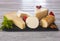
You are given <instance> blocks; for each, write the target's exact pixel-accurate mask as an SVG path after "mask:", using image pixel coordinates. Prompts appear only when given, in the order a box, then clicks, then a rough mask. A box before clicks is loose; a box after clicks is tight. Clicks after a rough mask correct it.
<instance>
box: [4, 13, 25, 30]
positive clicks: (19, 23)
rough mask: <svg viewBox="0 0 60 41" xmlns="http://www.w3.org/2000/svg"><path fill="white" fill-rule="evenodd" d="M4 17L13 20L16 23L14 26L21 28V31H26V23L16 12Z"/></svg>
mask: <svg viewBox="0 0 60 41" xmlns="http://www.w3.org/2000/svg"><path fill="white" fill-rule="evenodd" d="M4 16H6V17H7V18H8V19H9V20H12V21H13V22H14V24H15V25H16V26H17V27H19V28H20V29H24V28H25V22H24V21H23V20H22V18H20V17H19V18H18V17H17V16H16V12H11V13H7V14H5V15H4Z"/></svg>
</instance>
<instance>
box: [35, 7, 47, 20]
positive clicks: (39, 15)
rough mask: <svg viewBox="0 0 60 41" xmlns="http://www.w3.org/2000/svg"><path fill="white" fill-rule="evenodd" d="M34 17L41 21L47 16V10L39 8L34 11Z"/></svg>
mask: <svg viewBox="0 0 60 41" xmlns="http://www.w3.org/2000/svg"><path fill="white" fill-rule="evenodd" d="M35 14H36V15H35V16H36V17H37V18H38V19H39V20H41V19H42V18H43V17H45V16H47V15H48V9H46V8H40V9H36V10H35Z"/></svg>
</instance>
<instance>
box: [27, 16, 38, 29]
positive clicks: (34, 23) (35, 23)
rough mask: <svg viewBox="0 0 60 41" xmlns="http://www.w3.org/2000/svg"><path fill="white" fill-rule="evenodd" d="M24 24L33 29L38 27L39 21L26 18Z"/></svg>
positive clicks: (33, 18)
mask: <svg viewBox="0 0 60 41" xmlns="http://www.w3.org/2000/svg"><path fill="white" fill-rule="evenodd" d="M26 24H27V26H28V27H29V28H31V29H35V28H37V27H38V25H39V20H38V19H37V18H36V17H28V18H27V19H26Z"/></svg>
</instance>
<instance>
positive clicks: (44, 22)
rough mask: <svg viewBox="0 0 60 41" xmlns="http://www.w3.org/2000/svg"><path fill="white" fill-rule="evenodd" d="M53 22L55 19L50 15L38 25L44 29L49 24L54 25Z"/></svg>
mask: <svg viewBox="0 0 60 41" xmlns="http://www.w3.org/2000/svg"><path fill="white" fill-rule="evenodd" d="M54 21H55V17H54V16H52V15H48V16H46V17H45V18H42V19H41V20H40V25H41V26H42V27H44V28H47V27H48V26H49V25H50V24H52V23H54Z"/></svg>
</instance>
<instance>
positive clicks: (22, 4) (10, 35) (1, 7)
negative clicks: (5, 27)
mask: <svg viewBox="0 0 60 41" xmlns="http://www.w3.org/2000/svg"><path fill="white" fill-rule="evenodd" d="M36 5H42V7H45V8H48V9H49V10H50V11H53V12H54V13H55V16H56V21H55V23H56V24H57V26H58V28H59V29H60V0H0V25H1V22H2V20H3V15H4V13H7V12H11V11H18V10H22V11H26V12H29V13H31V14H34V10H35V6H36ZM0 41H60V31H57V32H53V31H52V32H0Z"/></svg>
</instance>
